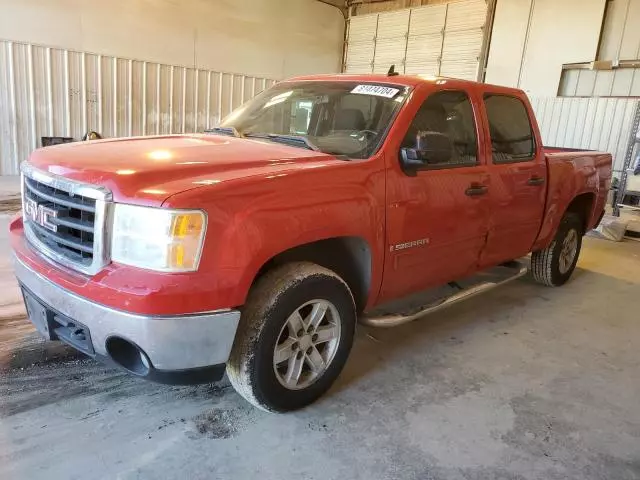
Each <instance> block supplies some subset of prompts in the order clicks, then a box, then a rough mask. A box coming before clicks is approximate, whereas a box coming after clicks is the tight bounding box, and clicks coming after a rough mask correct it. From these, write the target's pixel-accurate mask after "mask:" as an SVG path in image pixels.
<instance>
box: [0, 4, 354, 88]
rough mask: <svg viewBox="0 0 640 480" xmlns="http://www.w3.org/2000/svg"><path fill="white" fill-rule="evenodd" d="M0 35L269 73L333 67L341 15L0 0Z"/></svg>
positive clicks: (317, 10)
mask: <svg viewBox="0 0 640 480" xmlns="http://www.w3.org/2000/svg"><path fill="white" fill-rule="evenodd" d="M0 12H1V13H0V39H6V40H14V41H20V42H25V43H33V44H40V45H49V46H52V47H57V48H61V49H70V50H75V51H85V52H94V53H97V54H102V55H106V56H115V57H121V58H136V59H141V60H147V61H151V62H155V63H160V64H166V65H184V66H189V67H194V68H201V69H204V70H207V69H208V70H218V71H232V72H242V73H245V74H247V75H254V76H260V77H268V78H278V79H280V78H285V77H289V76H293V75H300V74H308V73H326V72H337V71H339V70H340V68H341V62H342V45H343V40H344V18H343V16H342V15H341V13H340V12H339V11H338V9H336V8H333V7H331V6H329V5H325V4H323V3H321V2H318V1H316V0H241V1H229V0H224V1H222V0H217V1H212V0H180V1H178V0H109V1H105V2H97V1H86V0H0Z"/></svg>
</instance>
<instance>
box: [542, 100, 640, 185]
mask: <svg viewBox="0 0 640 480" xmlns="http://www.w3.org/2000/svg"><path fill="white" fill-rule="evenodd" d="M639 102H640V100H638V99H632V98H531V104H532V106H533V109H534V111H535V114H536V118H537V119H538V123H539V125H540V132H541V135H542V141H543V142H544V144H545V145H549V146H554V147H567V148H583V149H589V150H600V151H605V152H610V153H611V154H612V155H613V170H614V174H615V175H617V176H618V177H620V174H621V173H622V169H623V165H624V158H625V155H626V153H627V147H628V145H629V139H630V135H631V129H632V127H633V116H634V113H635V109H636V105H637V104H638V103H639Z"/></svg>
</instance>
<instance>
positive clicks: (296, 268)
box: [227, 262, 356, 412]
mask: <svg viewBox="0 0 640 480" xmlns="http://www.w3.org/2000/svg"><path fill="white" fill-rule="evenodd" d="M355 324H356V309H355V303H354V300H353V296H352V295H351V291H350V290H349V287H348V286H347V284H346V283H345V282H344V280H342V279H341V278H340V277H339V276H338V275H336V274H335V273H334V272H332V271H331V270H328V269H326V268H323V267H320V266H319V265H316V264H313V263H308V262H295V263H289V264H286V265H283V266H280V267H277V268H275V269H274V270H271V271H270V272H267V273H266V274H265V275H264V276H263V277H262V278H260V279H259V280H258V281H257V283H256V285H255V286H254V287H253V288H252V290H251V292H250V293H249V298H248V299H247V302H246V304H245V306H244V308H243V309H242V316H241V318H240V325H239V326H238V333H237V334H236V339H235V341H234V345H233V348H232V350H231V355H230V357H229V361H228V362H227V375H228V376H229V380H230V381H231V384H232V385H233V387H234V388H235V389H236V391H237V392H238V393H239V394H240V395H242V396H243V397H244V398H245V399H246V400H248V401H249V402H251V403H252V404H253V405H255V406H256V407H258V408H260V409H262V410H266V411H269V412H286V411H290V410H296V409H299V408H302V407H304V406H306V405H308V404H310V403H312V402H314V401H315V400H316V399H318V398H319V397H320V396H322V395H323V394H324V393H325V392H326V391H327V390H328V389H329V388H330V387H331V385H332V384H333V382H334V381H335V380H336V378H337V377H338V375H339V374H340V372H341V371H342V368H343V367H344V364H345V363H346V360H347V357H348V355H349V352H350V350H351V346H352V344H353V336H354V331H355Z"/></svg>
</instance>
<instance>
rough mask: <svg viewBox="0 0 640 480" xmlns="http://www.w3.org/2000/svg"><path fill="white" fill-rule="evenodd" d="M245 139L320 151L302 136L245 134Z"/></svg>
mask: <svg viewBox="0 0 640 480" xmlns="http://www.w3.org/2000/svg"><path fill="white" fill-rule="evenodd" d="M244 136H245V137H246V138H263V139H265V140H271V141H273V142H278V143H282V144H284V145H289V146H291V147H299V148H306V149H307V150H313V151H314V152H319V151H320V149H319V148H318V147H317V146H316V145H314V144H313V143H312V142H311V141H310V140H309V139H308V138H307V137H305V136H303V135H280V134H278V133H245V134H244Z"/></svg>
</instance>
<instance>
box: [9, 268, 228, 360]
mask: <svg viewBox="0 0 640 480" xmlns="http://www.w3.org/2000/svg"><path fill="white" fill-rule="evenodd" d="M14 266H15V273H16V277H17V278H18V281H19V282H20V284H21V285H22V286H23V287H24V288H25V289H26V290H28V291H29V292H30V293H31V295H33V296H34V297H35V298H36V299H37V300H38V301H39V302H41V303H42V304H43V305H44V306H45V307H50V308H51V309H52V310H55V311H57V312H59V313H60V314H62V315H64V316H66V317H68V318H69V319H72V320H75V321H77V322H79V323H81V324H83V325H84V326H85V327H87V328H88V329H89V331H90V336H91V343H92V345H93V349H94V350H95V353H96V355H98V356H101V357H106V358H109V353H108V352H107V349H106V341H107V339H109V338H110V337H114V336H115V337H120V338H123V339H125V340H128V341H130V342H133V343H135V344H136V345H137V346H139V347H140V348H141V349H142V350H143V351H144V352H145V353H146V355H147V357H148V359H149V360H150V362H151V364H152V367H153V368H154V369H157V370H160V371H175V370H181V371H182V370H192V369H199V368H205V367H210V366H214V365H222V366H223V364H224V363H226V361H227V360H228V358H229V353H230V352H231V347H232V345H233V340H234V337H235V334H236V329H237V327H238V321H239V320H240V312H239V311H238V310H224V311H215V312H204V313H198V314H190V315H178V316H166V317H165V316H145V315H139V314H133V313H127V312H123V311H119V310H114V309H112V308H109V307H106V306H103V305H99V304H97V303H94V302H92V301H91V300H88V299H86V298H83V297H80V296H78V295H76V294H75V293H72V292H69V291H68V290H65V289H63V288H62V287H60V286H58V285H56V284H55V283H53V282H51V281H50V280H48V279H47V278H45V277H43V276H42V275H40V274H38V273H36V272H34V271H33V270H31V269H30V268H29V267H27V266H26V265H25V264H24V263H22V262H21V261H20V260H19V259H18V258H16V257H15V256H14Z"/></svg>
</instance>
